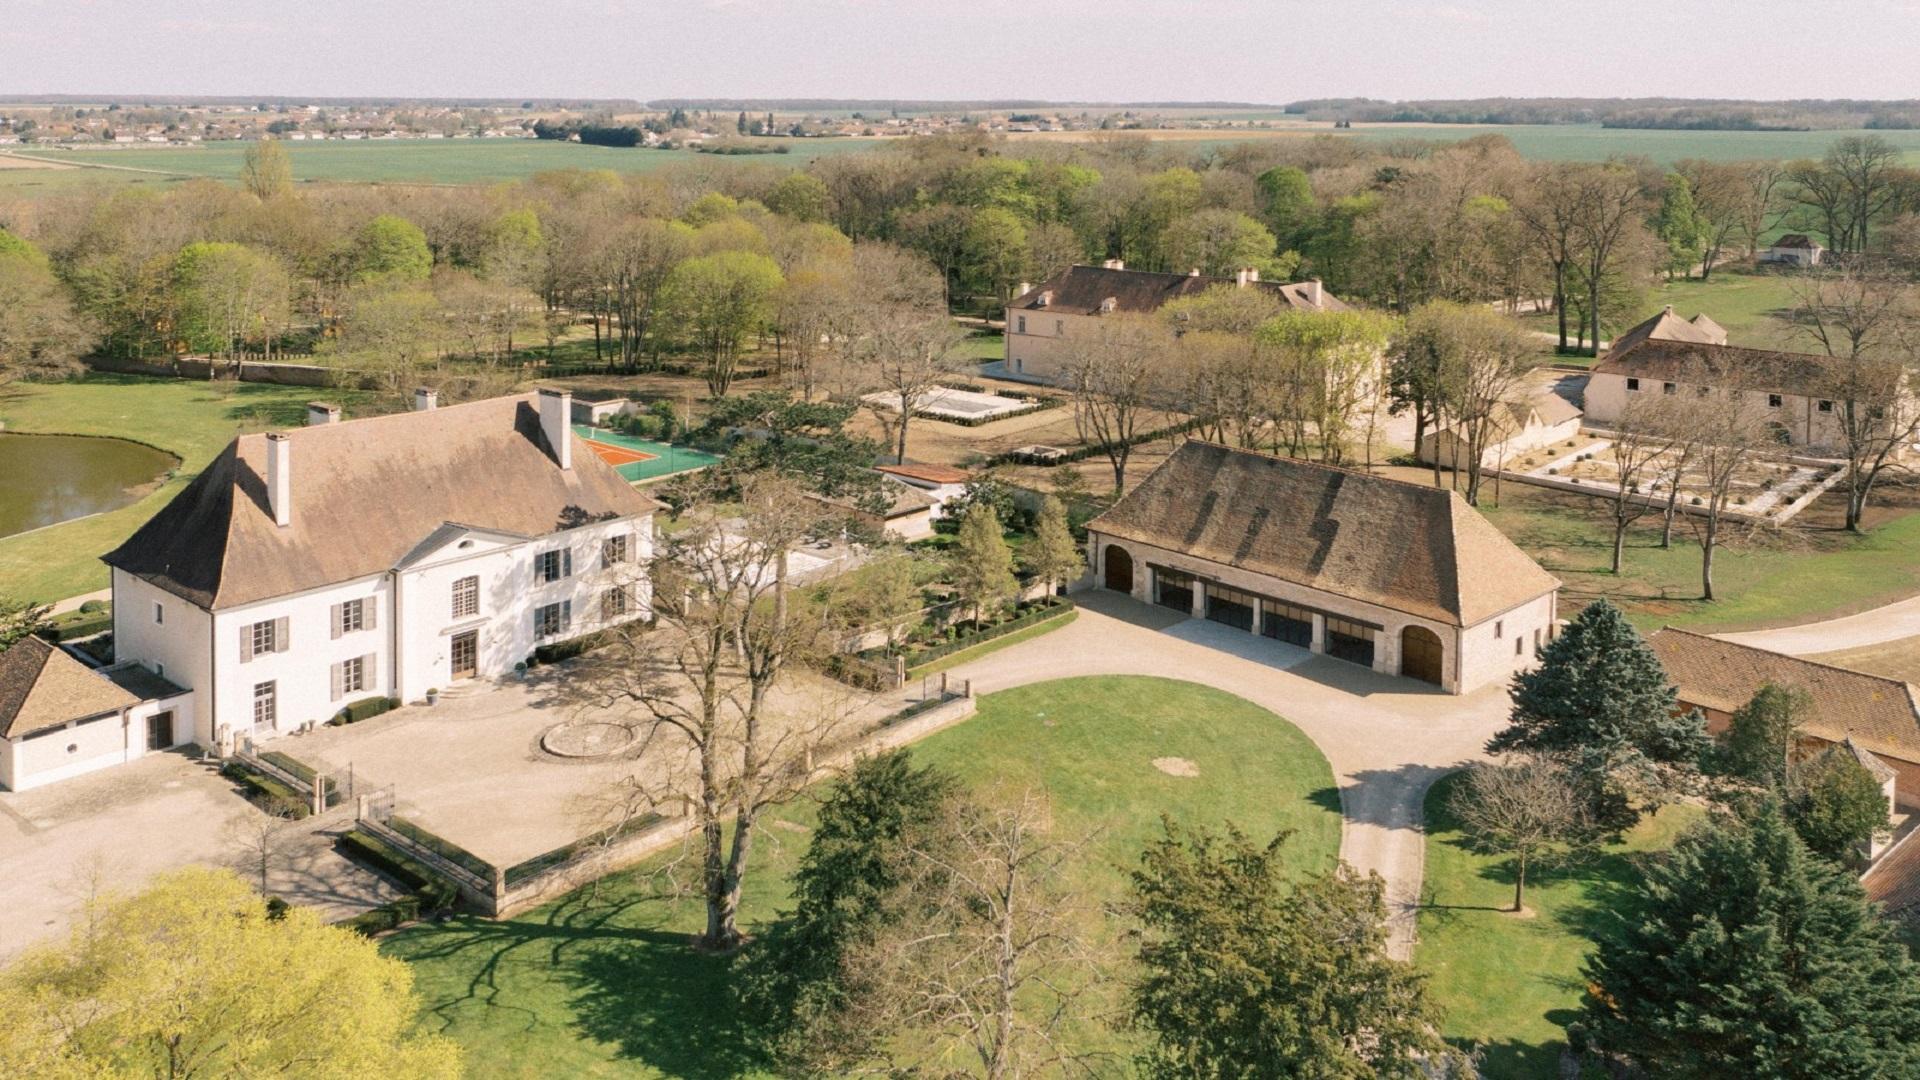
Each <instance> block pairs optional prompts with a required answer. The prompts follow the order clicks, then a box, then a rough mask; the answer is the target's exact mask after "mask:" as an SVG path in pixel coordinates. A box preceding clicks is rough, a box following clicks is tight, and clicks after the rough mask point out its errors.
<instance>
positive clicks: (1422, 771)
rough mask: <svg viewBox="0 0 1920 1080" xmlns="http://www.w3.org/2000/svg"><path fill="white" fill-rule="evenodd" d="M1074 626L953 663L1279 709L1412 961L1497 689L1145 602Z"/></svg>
mask: <svg viewBox="0 0 1920 1080" xmlns="http://www.w3.org/2000/svg"><path fill="white" fill-rule="evenodd" d="M1075 599H1076V600H1078V601H1079V603H1080V615H1079V617H1078V618H1077V619H1075V620H1074V622H1073V623H1072V624H1071V625H1069V626H1066V627H1064V628H1062V629H1060V630H1056V631H1054V632H1053V633H1050V634H1046V635H1044V636H1042V637H1040V638H1038V639H1036V640H1034V641H1032V642H1030V643H1027V644H1024V645H1021V646H1019V647H1016V648H1011V649H1005V650H1002V651H1000V652H998V653H994V654H992V655H991V656H986V657H983V658H981V659H979V660H976V661H973V662H971V663H968V664H963V665H961V666H960V667H957V668H955V669H953V671H952V672H951V673H950V675H951V677H954V678H961V679H971V680H973V688H974V692H975V693H977V694H979V693H992V692H993V691H995V690H1005V689H1007V688H1008V687H1013V686H1021V685H1024V684H1026V683H1033V682H1044V681H1047V680H1049V679H1061V678H1068V677H1072V676H1076V675H1157V676H1161V677H1163V678H1170V679H1184V680H1187V681H1189V682H1197V683H1203V684H1205V685H1207V686H1212V687H1216V688H1218V689H1220V690H1224V691H1226V692H1227V693H1230V694H1233V695H1235V696H1238V697H1243V698H1246V699H1247V700H1248V701H1252V702H1254V703H1256V704H1258V705H1260V706H1262V707H1264V708H1266V709H1269V710H1271V711H1273V712H1275V713H1277V714H1279V715H1280V716H1282V717H1285V718H1286V719H1287V720H1288V721H1290V722H1292V723H1293V724H1294V725H1295V726H1297V727H1298V728H1300V730H1301V731H1304V732H1306V733H1307V737H1308V738H1311V739H1312V740H1313V741H1314V744H1315V745H1317V746H1318V747H1319V748H1320V752H1321V753H1323V754H1325V755H1326V757H1327V762H1328V764H1330V765H1331V766H1332V767H1333V774H1334V777H1335V779H1336V780H1337V781H1338V783H1339V785H1340V807H1341V816H1342V819H1343V820H1342V824H1341V830H1340V856H1341V858H1343V859H1345V860H1346V861H1347V862H1348V863H1349V864H1351V865H1352V866H1354V867H1355V868H1357V869H1359V870H1362V871H1369V870H1370V871H1373V872H1374V873H1377V874H1379V875H1380V876H1381V878H1383V879H1384V880H1385V881H1386V891H1387V908H1388V932H1389V936H1388V942H1387V951H1388V952H1389V953H1390V954H1391V955H1393V956H1395V957H1397V958H1399V959H1403V960H1404V959H1408V958H1410V957H1411V956H1412V953H1413V945H1414V933H1415V923H1414V913H1415V911H1416V910H1417V909H1418V907H1419V904H1420V897H1421V891H1420V885H1421V879H1422V877H1423V875H1424V874H1425V870H1426V847H1425V845H1426V834H1425V831H1424V829H1423V819H1424V812H1423V807H1422V804H1423V802H1424V801H1425V798H1426V794H1427V789H1428V788H1429V787H1430V786H1432V784H1433V782H1434V781H1435V780H1437V779H1439V778H1440V777H1442V776H1445V775H1446V774H1447V773H1449V772H1452V771H1453V770H1455V769H1457V768H1459V767H1460V766H1462V765H1464V764H1467V763H1468V762H1471V761H1474V760H1477V759H1479V758H1480V757H1482V756H1483V753H1482V750H1481V747H1482V746H1483V744H1485V742H1486V740H1487V737H1488V736H1489V735H1491V734H1492V733H1493V732H1494V731H1495V730H1497V729H1498V728H1499V727H1500V726H1501V725H1502V724H1503V723H1504V722H1505V720H1506V716H1507V700H1506V695H1505V694H1504V692H1503V691H1502V689H1501V688H1500V687H1489V688H1487V689H1485V690H1482V691H1479V692H1477V693H1475V694H1472V695H1470V696H1467V697H1454V696H1452V695H1449V694H1444V693H1441V692H1440V691H1438V690H1436V689H1432V688H1429V687H1426V686H1424V685H1423V684H1421V683H1417V682H1414V681H1412V680H1410V679H1399V678H1392V677H1389V676H1384V675H1376V674H1374V673H1373V672H1371V671H1368V670H1366V669H1364V668H1360V667H1356V666H1354V665H1352V664H1348V663H1345V662H1343V661H1340V660H1333V659H1330V658H1327V657H1324V656H1313V655H1311V654H1309V653H1307V652H1306V651H1305V650H1302V649H1298V648H1294V647H1292V646H1288V645H1281V644H1279V643H1277V642H1273V641H1269V640H1267V639H1265V638H1260V637H1256V636H1254V635H1252V634H1248V633H1246V632H1244V631H1239V630H1234V629H1232V628H1231V627H1227V626H1222V625H1219V624H1217V623H1210V622H1205V621H1201V620H1192V619H1184V618H1182V617H1181V616H1180V615H1178V614H1177V613H1174V612H1170V611H1166V610H1163V609H1159V608H1152V607H1148V606H1146V605H1144V604H1141V603H1139V602H1137V601H1134V600H1130V599H1128V598H1126V597H1123V596H1120V595H1117V594H1115V593H1110V592H1104V591H1097V590H1096V591H1089V592H1084V593H1080V594H1077V596H1076V597H1075Z"/></svg>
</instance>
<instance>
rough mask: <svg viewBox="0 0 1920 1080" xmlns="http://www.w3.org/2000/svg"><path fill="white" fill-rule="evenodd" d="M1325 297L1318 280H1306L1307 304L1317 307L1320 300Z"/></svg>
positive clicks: (1324, 291)
mask: <svg viewBox="0 0 1920 1080" xmlns="http://www.w3.org/2000/svg"><path fill="white" fill-rule="evenodd" d="M1325 295H1326V290H1325V289H1324V288H1322V287H1321V285H1320V279H1319V278H1308V279H1307V302H1308V303H1310V304H1312V305H1313V306H1314V307H1319V306H1320V302H1321V298H1322V297H1324V296H1325Z"/></svg>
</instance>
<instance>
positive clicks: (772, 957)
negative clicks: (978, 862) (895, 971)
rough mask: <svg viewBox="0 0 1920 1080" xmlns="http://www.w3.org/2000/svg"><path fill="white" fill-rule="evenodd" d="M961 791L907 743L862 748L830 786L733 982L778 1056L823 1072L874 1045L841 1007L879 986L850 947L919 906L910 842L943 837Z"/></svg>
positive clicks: (919, 844)
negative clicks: (786, 896) (786, 904)
mask: <svg viewBox="0 0 1920 1080" xmlns="http://www.w3.org/2000/svg"><path fill="white" fill-rule="evenodd" d="M959 794H960V785H959V781H958V780H956V779H955V778H954V777H953V776H952V774H950V773H947V772H945V771H943V770H940V769H937V768H935V767H933V766H917V765H916V764H915V763H914V761H913V756H912V754H911V753H910V752H908V751H906V750H892V751H888V752H886V753H883V754H879V755H875V756H872V757H863V758H860V759H859V760H858V761H856V762H855V763H854V766H853V769H852V771H851V772H849V773H848V774H847V775H846V776H845V777H843V778H842V779H840V780H838V781H836V782H835V783H834V784H833V786H832V787H831V788H830V789H829V790H828V791H827V794H826V798H825V800H824V801H823V802H822V803H821V805H820V818H819V822H818V823H817V824H816V825H815V826H814V830H813V833H812V836H811V837H810V838H809V840H808V843H807V850H806V854H804V855H802V856H801V858H800V866H799V868H798V869H797V870H795V871H794V875H793V899H794V909H793V910H792V911H791V912H789V913H786V914H785V915H784V916H783V917H782V918H781V919H780V921H779V922H778V923H776V924H775V925H774V927H773V929H772V930H770V931H769V932H767V933H766V934H765V935H763V936H762V937H761V939H760V940H759V941H757V942H755V943H754V944H753V946H752V947H751V948H750V949H749V950H748V951H747V952H746V953H745V955H744V956H743V958H742V961H741V963H740V966H739V974H740V978H739V979H738V980H737V982H736V983H735V988H736V993H737V995H738V998H739V1001H740V1004H741V1006H742V1008H743V1010H744V1011H745V1012H746V1013H747V1015H749V1016H751V1017H753V1018H754V1020H755V1021H756V1023H757V1027H758V1030H757V1032H756V1035H757V1036H758V1037H759V1038H760V1039H761V1040H762V1042H763V1045H764V1046H765V1048H766V1049H767V1050H768V1051H769V1053H770V1054H771V1055H772V1056H773V1057H774V1058H775V1059H776V1060H780V1061H782V1062H783V1063H785V1064H787V1065H789V1066H795V1067H798V1068H799V1069H801V1070H804V1071H807V1072H813V1073H820V1072H828V1071H831V1070H833V1069H834V1068H836V1067H838V1066H840V1065H843V1064H844V1063H846V1062H849V1061H856V1060H859V1059H860V1058H862V1057H864V1056H866V1054H868V1053H869V1052H870V1050H871V1048H872V1044H873V1039H874V1034H873V1033H872V1032H871V1031H870V1030H869V1029H868V1028H867V1027H866V1026H865V1025H863V1024H860V1023H857V1022H850V1021H849V1018H848V1015H847V1014H848V1011H849V1005H850V1004H852V1003H853V1002H854V1001H855V1000H856V999H858V998H859V997H861V996H862V995H864V994H868V993H872V992H873V990H874V988H873V987H872V986H870V985H868V984H867V983H866V981H865V980H864V979H863V978H862V975H863V972H862V971H861V970H860V969H859V968H858V967H857V966H852V965H849V964H848V962H847V961H848V958H849V954H850V953H851V952H852V951H853V950H855V949H857V948H859V947H861V946H864V945H866V944H867V943H869V942H871V941H872V940H873V937H874V935H875V934H876V933H877V932H878V931H880V930H881V929H883V928H886V927H889V926H894V925H898V924H899V923H901V922H902V921H903V920H908V919H912V918H914V917H915V915H916V913H917V912H920V910H921V909H922V908H923V907H924V904H925V897H923V896H919V895H916V894H915V892H914V891H913V890H911V889H909V888H907V886H908V884H909V882H910V881H911V880H912V879H913V878H914V876H915V873H916V867H915V866H914V865H913V861H914V859H915V855H914V853H915V852H933V851H937V850H938V849H939V848H940V847H941V846H942V837H941V832H942V829H941V826H942V825H943V823H944V822H945V821H946V820H947V819H948V817H949V816H950V814H951V812H952V809H953V803H954V800H955V799H956V798H958V796H959Z"/></svg>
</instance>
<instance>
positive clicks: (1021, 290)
mask: <svg viewBox="0 0 1920 1080" xmlns="http://www.w3.org/2000/svg"><path fill="white" fill-rule="evenodd" d="M1032 291H1033V283H1032V282H1030V281H1023V282H1021V283H1020V285H1019V287H1018V288H1016V289H1014V290H1013V295H1014V296H1016V297H1018V296H1025V295H1027V294H1028V293H1030V292H1032Z"/></svg>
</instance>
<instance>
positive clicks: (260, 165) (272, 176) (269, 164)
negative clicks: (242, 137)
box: [240, 139, 293, 199]
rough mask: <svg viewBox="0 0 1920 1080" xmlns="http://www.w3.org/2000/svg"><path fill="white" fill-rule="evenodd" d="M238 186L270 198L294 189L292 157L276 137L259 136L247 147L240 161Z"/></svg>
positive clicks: (264, 197) (256, 194)
mask: <svg viewBox="0 0 1920 1080" xmlns="http://www.w3.org/2000/svg"><path fill="white" fill-rule="evenodd" d="M240 186H241V187H243V188H246V189H247V191H249V192H251V193H252V194H253V195H255V196H256V197H258V198H261V199H273V198H278V197H279V196H281V195H285V194H286V193H288V192H289V191H292V190H293V159H292V158H291V157H289V156H288V155H287V147H286V144H285V143H282V142H281V141H280V140H279V139H261V140H259V141H258V142H255V143H254V144H253V145H252V146H249V147H247V156H246V158H245V160H243V161H242V162H241V165H240Z"/></svg>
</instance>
